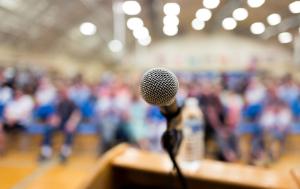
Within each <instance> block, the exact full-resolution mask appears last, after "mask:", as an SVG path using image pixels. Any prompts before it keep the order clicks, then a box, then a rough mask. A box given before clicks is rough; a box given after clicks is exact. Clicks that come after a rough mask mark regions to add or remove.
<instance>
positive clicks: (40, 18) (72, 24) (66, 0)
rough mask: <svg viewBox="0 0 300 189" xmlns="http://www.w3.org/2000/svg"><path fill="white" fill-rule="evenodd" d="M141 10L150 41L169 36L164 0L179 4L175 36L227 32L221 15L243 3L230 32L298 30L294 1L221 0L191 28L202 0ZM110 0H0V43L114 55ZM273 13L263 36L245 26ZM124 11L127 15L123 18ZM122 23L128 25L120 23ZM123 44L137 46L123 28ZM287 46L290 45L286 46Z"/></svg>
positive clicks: (157, 0) (154, 1)
mask: <svg viewBox="0 0 300 189" xmlns="http://www.w3.org/2000/svg"><path fill="white" fill-rule="evenodd" d="M138 2H139V3H140V5H141V7H142V11H141V12H140V13H139V15H137V16H138V17H140V18H142V20H143V21H144V24H145V26H146V27H147V28H148V29H149V33H150V35H151V38H152V43H155V42H157V41H159V40H163V39H166V38H171V37H168V36H166V35H164V33H163V32H162V27H163V23H162V20H163V16H164V13H163V5H164V4H165V3H167V2H177V3H178V4H179V5H180V6H181V11H180V14H179V20H180V24H179V33H178V34H177V35H176V36H181V35H187V34H190V33H199V32H206V33H213V32H218V31H225V30H224V29H223V28H222V24H221V23H222V20H223V19H224V18H225V17H228V16H231V15H232V11H233V10H234V9H236V8H238V7H244V8H246V9H247V10H248V11H249V17H248V18H247V19H246V20H244V21H241V22H238V25H237V27H236V28H235V29H234V30H232V31H226V32H234V33H236V34H240V35H245V36H248V37H251V38H253V39H258V40H262V39H263V40H267V41H270V42H274V43H278V42H277V34H278V33H280V32H282V31H290V32H291V33H292V34H293V35H296V34H297V35H298V32H299V31H298V28H299V25H300V14H292V13H291V12H290V11H289V9H288V5H289V3H291V2H292V0H266V2H265V3H264V5H263V6H262V7H259V8H250V7H249V6H248V5H247V3H246V0H221V3H220V5H219V6H218V7H217V8H216V9H213V10H212V18H211V19H210V20H209V21H208V22H207V23H206V27H205V28H204V29H203V30H201V31H195V30H193V28H192V27H191V21H192V20H193V19H194V18H195V12H196V11H197V9H199V8H202V7H203V5H202V1H201V0H177V1H174V0H173V1H166V0H139V1H138ZM112 4H113V1H112V0H26V1H24V0H0V43H1V44H2V45H6V46H9V47H12V48H14V49H16V50H29V51H37V52H52V51H55V52H64V53H69V54H71V55H72V56H75V57H89V58H91V57H92V58H103V57H107V56H112V55H113V53H111V52H110V51H109V49H108V47H107V44H108V42H109V41H111V40H112V39H113V38H114V29H113V27H114V24H113V12H112ZM271 13H279V14H280V15H281V17H282V22H281V23H280V24H279V25H276V26H272V27H270V26H269V27H267V28H266V32H264V33H263V34H261V35H253V34H252V33H251V32H250V30H249V27H250V25H251V24H252V23H253V22H257V21H260V22H264V23H265V24H266V26H267V25H268V24H267V22H266V17H267V16H268V15H269V14H271ZM127 18H128V16H126V18H125V19H127ZM87 21H88V22H92V23H94V24H95V25H96V26H97V33H96V34H95V35H93V36H84V35H82V34H81V33H80V31H79V26H80V24H81V23H82V22H87ZM124 27H126V24H125V23H124ZM125 41H126V46H125V47H126V48H125V50H126V51H128V50H132V49H134V48H135V46H136V44H135V39H134V38H133V36H132V32H131V31H130V30H128V29H126V34H125ZM285 46H287V47H288V48H291V47H292V45H291V44H289V45H285Z"/></svg>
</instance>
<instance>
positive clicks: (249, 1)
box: [247, 0, 265, 8]
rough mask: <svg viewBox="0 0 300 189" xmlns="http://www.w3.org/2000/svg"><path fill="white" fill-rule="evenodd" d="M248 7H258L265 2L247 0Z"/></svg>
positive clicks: (262, 0) (263, 0)
mask: <svg viewBox="0 0 300 189" xmlns="http://www.w3.org/2000/svg"><path fill="white" fill-rule="evenodd" d="M247 3H248V5H249V7H252V8H258V7H260V6H262V5H263V4H264V3H265V0H247Z"/></svg>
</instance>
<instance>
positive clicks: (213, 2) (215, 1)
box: [203, 0, 220, 9]
mask: <svg viewBox="0 0 300 189" xmlns="http://www.w3.org/2000/svg"><path fill="white" fill-rule="evenodd" d="M219 4H220V0H203V6H204V7H205V8H208V9H214V8H217V7H218V6H219Z"/></svg>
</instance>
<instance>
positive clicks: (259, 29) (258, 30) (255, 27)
mask: <svg viewBox="0 0 300 189" xmlns="http://www.w3.org/2000/svg"><path fill="white" fill-rule="evenodd" d="M265 29H266V27H265V25H264V24H263V23H262V22H255V23H253V24H251V26H250V31H251V32H252V33H253V34H256V35H259V34H262V33H264V31H265Z"/></svg>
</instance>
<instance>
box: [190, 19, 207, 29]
mask: <svg viewBox="0 0 300 189" xmlns="http://www.w3.org/2000/svg"><path fill="white" fill-rule="evenodd" d="M192 27H193V28H194V29H195V30H203V29H204V27H205V22H204V21H200V20H198V19H197V18H195V19H194V20H193V21H192Z"/></svg>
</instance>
